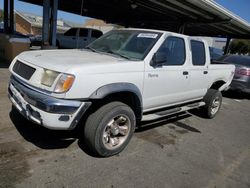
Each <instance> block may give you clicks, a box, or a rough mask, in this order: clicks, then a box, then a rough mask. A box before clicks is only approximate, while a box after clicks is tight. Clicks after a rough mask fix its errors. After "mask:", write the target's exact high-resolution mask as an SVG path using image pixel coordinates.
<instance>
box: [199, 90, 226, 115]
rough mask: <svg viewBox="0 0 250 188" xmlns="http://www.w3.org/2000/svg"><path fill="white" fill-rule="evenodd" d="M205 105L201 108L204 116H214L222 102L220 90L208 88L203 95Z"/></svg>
mask: <svg viewBox="0 0 250 188" xmlns="http://www.w3.org/2000/svg"><path fill="white" fill-rule="evenodd" d="M204 102H205V103H206V104H205V106H204V107H203V108H202V110H203V113H204V115H205V117H207V118H210V119H212V118H214V117H215V116H216V114H217V113H218V112H219V110H220V107H221V104H222V95H221V92H220V91H218V90H215V89H209V90H208V91H207V94H206V95H205V97H204Z"/></svg>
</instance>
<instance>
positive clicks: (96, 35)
mask: <svg viewBox="0 0 250 188" xmlns="http://www.w3.org/2000/svg"><path fill="white" fill-rule="evenodd" d="M91 35H92V37H93V38H99V37H100V36H102V32H101V31H96V30H92V34H91Z"/></svg>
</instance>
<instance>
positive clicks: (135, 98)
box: [89, 82, 143, 120]
mask: <svg viewBox="0 0 250 188" xmlns="http://www.w3.org/2000/svg"><path fill="white" fill-rule="evenodd" d="M89 98H90V99H91V100H97V101H100V100H102V101H103V102H104V103H105V102H110V101H120V102H123V103H125V104H127V105H128V106H130V107H131V108H132V110H133V111H134V112H135V115H136V118H137V120H140V119H141V118H142V106H143V105H142V94H141V91H140V90H139V88H138V87H137V86H136V85H135V84H132V83H125V82H122V83H112V84H107V85H104V86H102V87H100V88H98V89H97V90H96V91H95V92H93V93H92V94H91V95H90V97H89Z"/></svg>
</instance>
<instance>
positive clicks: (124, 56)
mask: <svg viewBox="0 0 250 188" xmlns="http://www.w3.org/2000/svg"><path fill="white" fill-rule="evenodd" d="M107 53H110V54H114V55H118V56H120V57H123V58H125V59H128V60H132V58H130V57H128V56H126V55H123V54H120V53H118V52H114V51H112V50H109V51H107Z"/></svg>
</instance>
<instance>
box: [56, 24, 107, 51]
mask: <svg viewBox="0 0 250 188" xmlns="http://www.w3.org/2000/svg"><path fill="white" fill-rule="evenodd" d="M102 35H103V33H102V31H100V30H97V29H91V28H71V29H69V30H68V31H66V32H65V33H64V34H57V46H58V48H85V47H86V46H87V45H88V44H89V43H91V42H93V41H94V40H96V39H97V38H99V37H100V36H102Z"/></svg>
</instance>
